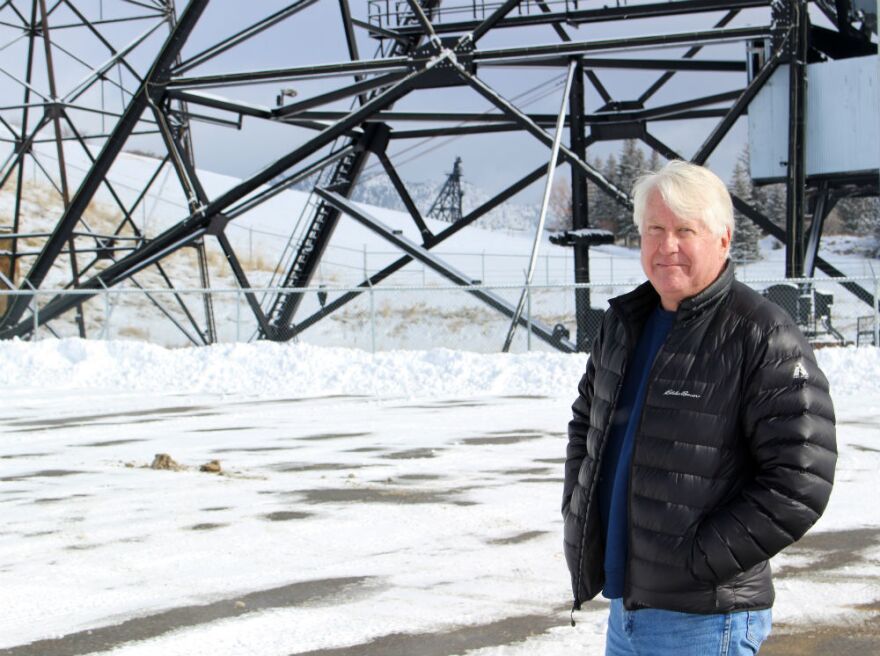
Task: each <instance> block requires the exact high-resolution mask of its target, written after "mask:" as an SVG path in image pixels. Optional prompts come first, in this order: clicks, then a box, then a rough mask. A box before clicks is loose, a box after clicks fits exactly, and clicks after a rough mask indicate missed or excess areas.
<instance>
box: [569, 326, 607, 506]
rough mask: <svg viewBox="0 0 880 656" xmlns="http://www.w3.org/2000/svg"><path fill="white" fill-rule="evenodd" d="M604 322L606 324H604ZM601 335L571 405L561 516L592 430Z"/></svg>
mask: <svg viewBox="0 0 880 656" xmlns="http://www.w3.org/2000/svg"><path fill="white" fill-rule="evenodd" d="M603 323H604V322H603ZM602 333H603V330H602V329H601V328H600V330H599V334H598V335H597V336H596V339H595V340H594V342H593V346H592V348H591V350H590V359H589V360H588V361H587V370H586V372H585V373H584V375H583V376H581V382H580V383H579V384H578V397H577V399H575V402H574V404H573V405H572V406H571V411H572V415H573V416H572V419H571V421H570V422H568V447H567V448H566V453H565V484H564V485H563V488H562V516H563V517H564V516H565V515H566V513H567V512H568V506H569V504H570V503H571V495H572V493H573V492H574V486H575V483H577V477H578V470H580V467H581V462H582V461H583V459H584V456H585V455H586V453H587V431H588V430H589V428H590V407H591V405H592V403H593V382H594V381H595V378H596V354H597V353H599V352H600V349H601V348H602Z"/></svg>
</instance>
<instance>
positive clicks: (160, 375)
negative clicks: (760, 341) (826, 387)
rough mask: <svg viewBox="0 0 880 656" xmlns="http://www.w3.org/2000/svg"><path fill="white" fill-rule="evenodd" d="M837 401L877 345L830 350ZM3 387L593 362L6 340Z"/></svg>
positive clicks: (325, 380)
mask: <svg viewBox="0 0 880 656" xmlns="http://www.w3.org/2000/svg"><path fill="white" fill-rule="evenodd" d="M817 357H818V359H819V364H820V365H821V366H822V368H823V370H824V371H825V373H826V374H827V376H828V378H829V380H830V381H831V385H832V391H833V392H834V394H835V395H836V396H837V395H849V394H854V393H860V394H861V393H865V392H867V391H876V392H878V393H880V349H876V348H860V349H856V348H826V349H821V350H819V351H818V352H817ZM0 364H2V366H0V385H4V386H6V387H11V388H15V389H18V390H21V389H27V388H40V389H44V390H47V389H56V390H57V389H93V388H101V389H125V390H139V391H165V392H168V391H182V392H189V393H196V392H205V393H219V394H238V393H247V394H257V395H279V394H280V395H284V396H296V397H301V396H324V395H328V394H349V395H371V396H381V397H401V396H402V397H459V398H462V397H464V398H468V397H473V396H503V395H531V396H551V397H555V396H557V395H559V394H560V393H561V392H562V391H564V392H562V393H567V394H569V395H570V394H572V393H574V390H575V386H576V385H577V382H578V380H579V379H580V376H581V375H582V373H583V371H584V366H585V364H586V356H585V355H583V354H574V355H566V354H562V353H537V352H536V353H523V354H501V353H496V354H481V353H471V352H466V351H453V350H448V349H431V350H427V351H384V352H378V353H376V354H371V353H368V352H365V351H361V350H357V349H347V348H329V347H320V346H313V345H309V344H293V343H285V344H278V343H273V342H258V343H254V344H216V345H213V346H209V347H202V348H182V349H166V348H163V347H161V346H155V345H152V344H145V343H141V342H130V341H107V342H103V341H88V340H81V339H63V340H41V341H39V342H36V343H30V342H22V341H8V342H0Z"/></svg>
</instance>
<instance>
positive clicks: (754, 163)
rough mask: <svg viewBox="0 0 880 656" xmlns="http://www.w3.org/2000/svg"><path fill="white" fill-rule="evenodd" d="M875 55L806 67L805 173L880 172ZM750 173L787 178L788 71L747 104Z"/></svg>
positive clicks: (777, 74) (778, 73)
mask: <svg viewBox="0 0 880 656" xmlns="http://www.w3.org/2000/svg"><path fill="white" fill-rule="evenodd" d="M878 66H880V64H878V59H877V57H854V58H852V59H843V60H839V61H828V62H823V63H820V64H810V65H809V66H807V175H808V176H812V175H827V174H837V173H848V172H855V171H869V170H872V169H877V168H880V86H878V78H880V76H878ZM749 154H750V158H751V174H752V177H753V178H754V179H757V180H763V179H766V180H772V179H779V178H782V177H784V176H785V166H786V164H785V162H786V160H787V159H788V67H787V66H780V68H779V69H778V70H777V71H776V72H775V73H774V74H773V75H772V76H771V77H770V79H769V80H768V81H767V83H766V84H765V85H764V88H763V89H761V91H760V92H759V93H758V95H757V96H756V97H755V99H754V100H753V101H752V104H751V105H750V106H749Z"/></svg>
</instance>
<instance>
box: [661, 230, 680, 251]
mask: <svg viewBox="0 0 880 656" xmlns="http://www.w3.org/2000/svg"><path fill="white" fill-rule="evenodd" d="M677 251H678V237H676V235H675V233H674V232H672V231H669V232H665V233H663V236H662V237H661V238H660V252H662V253H675V252H677Z"/></svg>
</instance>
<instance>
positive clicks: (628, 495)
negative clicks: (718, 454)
mask: <svg viewBox="0 0 880 656" xmlns="http://www.w3.org/2000/svg"><path fill="white" fill-rule="evenodd" d="M674 329H675V319H673V322H672V326H670V328H669V333H668V334H667V335H666V339H665V340H664V341H663V343H662V344H661V345H660V348H659V349H657V353H656V355H655V356H654V361H653V362H652V363H651V368H650V369H649V370H648V384H647V387H646V388H645V398H644V399H643V400H642V410H641V414H639V423H638V424H636V431H635V433H634V434H633V448H632V453H631V454H630V457H629V472H628V474H629V475H628V476H627V479H626V562H625V563H624V567H623V607H624V608H626V609H627V610H632V608H630V607H629V606H628V605H627V601H628V600H629V599H630V588H629V563H630V557H631V556H632V549H631V547H630V545H631V544H632V474H633V463H634V462H635V460H636V448H637V447H638V445H639V441H638V438H639V433H640V432H641V430H642V422H643V421H644V419H645V403H646V402H647V400H648V396H649V392H650V391H651V387H652V385H653V379H654V369H655V367H656V366H657V360H659V359H660V355H661V354H662V353H663V350H664V349H665V347H666V344H667V343H669V338H670V337H672V331H673V330H674Z"/></svg>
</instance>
